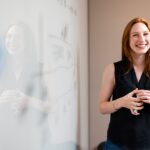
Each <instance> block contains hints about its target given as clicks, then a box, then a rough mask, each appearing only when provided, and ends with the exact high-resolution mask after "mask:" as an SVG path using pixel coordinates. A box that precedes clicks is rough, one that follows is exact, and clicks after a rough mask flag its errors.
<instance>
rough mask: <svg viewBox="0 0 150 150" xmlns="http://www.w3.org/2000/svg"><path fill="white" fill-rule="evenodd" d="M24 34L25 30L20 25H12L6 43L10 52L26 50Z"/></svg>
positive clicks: (16, 52) (17, 52)
mask: <svg viewBox="0 0 150 150" xmlns="http://www.w3.org/2000/svg"><path fill="white" fill-rule="evenodd" d="M24 40H25V39H24V34H23V30H22V29H21V27H19V26H15V25H14V26H12V27H10V28H9V30H8V32H7V34H6V39H5V45H6V49H7V51H8V53H9V54H12V55H15V54H19V53H21V52H22V51H23V50H24Z"/></svg>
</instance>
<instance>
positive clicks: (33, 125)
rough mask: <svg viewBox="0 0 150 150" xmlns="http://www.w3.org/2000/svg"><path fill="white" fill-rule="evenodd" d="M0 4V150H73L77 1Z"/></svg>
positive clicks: (15, 0) (28, 0)
mask: <svg viewBox="0 0 150 150" xmlns="http://www.w3.org/2000/svg"><path fill="white" fill-rule="evenodd" d="M0 2H1V5H0V9H1V13H0V18H1V26H0V39H1V41H0V44H1V45H0V53H1V57H0V58H1V60H0V63H1V65H0V67H1V68H0V108H1V109H0V122H1V126H0V149H2V150H12V149H13V150H49V149H52V150H55V149H56V150H67V149H69V150H74V149H76V147H77V133H78V97H79V95H78V90H79V89H78V87H79V85H78V76H77V75H78V68H77V65H78V61H77V60H78V58H77V49H79V47H80V45H79V43H80V42H79V16H78V15H79V13H78V11H79V10H78V9H79V1H78V0H44V1H42V0H13V1H9V0H0ZM12 26H13V28H11V27H12ZM14 26H15V27H14ZM20 30H21V31H20ZM20 32H21V35H20ZM18 43H19V44H18Z"/></svg>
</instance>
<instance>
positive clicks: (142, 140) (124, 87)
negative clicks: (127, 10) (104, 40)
mask: <svg viewBox="0 0 150 150" xmlns="http://www.w3.org/2000/svg"><path fill="white" fill-rule="evenodd" d="M149 49H150V25H149V23H148V21H146V20H145V19H144V18H134V19H133V20H131V21H130V22H129V23H128V24H127V26H126V27H125V29H124V32H123V36H122V60H121V61H118V62H115V63H114V64H110V65H108V66H107V67H106V68H105V70H104V73H103V78H102V85H101V90H100V105H99V108H100V112H101V113H102V114H111V116H110V123H109V128H108V132H107V142H106V146H105V150H149V149H150V130H149V129H150V51H149ZM111 97H112V100H110V99H111Z"/></svg>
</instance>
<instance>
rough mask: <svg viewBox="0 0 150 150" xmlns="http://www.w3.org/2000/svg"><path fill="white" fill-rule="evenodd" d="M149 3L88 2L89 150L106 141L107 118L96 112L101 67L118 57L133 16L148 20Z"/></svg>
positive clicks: (108, 0)
mask: <svg viewBox="0 0 150 150" xmlns="http://www.w3.org/2000/svg"><path fill="white" fill-rule="evenodd" d="M149 5H150V1H149V0H143V1H141V0H132V1H130V0H126V1H120V0H113V1H110V0H89V41H90V44H89V45H90V48H89V49H90V52H89V58H90V66H89V67H90V103H89V105H90V116H89V117H90V150H93V149H94V147H95V146H96V145H98V143H100V142H101V141H103V140H106V131H107V127H108V122H109V115H101V114H99V111H98V97H99V89H100V86H101V77H102V72H103V69H104V67H105V66H106V65H107V64H109V63H113V62H114V61H117V60H119V59H120V58H121V36H122V32H123V29H124V27H125V25H126V24H127V23H128V21H129V20H130V19H132V18H134V17H137V16H142V17H145V18H147V19H148V20H150V10H149Z"/></svg>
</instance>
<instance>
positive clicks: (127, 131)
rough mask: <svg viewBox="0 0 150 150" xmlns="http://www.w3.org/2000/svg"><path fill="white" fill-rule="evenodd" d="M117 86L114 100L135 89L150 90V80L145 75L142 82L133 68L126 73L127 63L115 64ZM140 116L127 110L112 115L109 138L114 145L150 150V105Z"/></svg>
mask: <svg viewBox="0 0 150 150" xmlns="http://www.w3.org/2000/svg"><path fill="white" fill-rule="evenodd" d="M114 66H115V80H116V85H115V88H114V91H113V100H115V99H117V98H120V97H122V96H124V95H126V94H127V93H129V92H131V91H132V90H134V89H135V88H139V89H145V90H150V79H149V78H148V77H147V76H146V75H145V74H144V73H143V74H142V76H141V78H140V81H139V82H138V81H137V78H136V74H135V71H134V69H133V68H132V69H131V70H130V71H128V72H127V73H124V68H125V67H126V63H125V62H124V61H119V62H116V63H114ZM139 112H140V115H138V116H135V115H132V114H131V112H130V110H129V109H127V108H121V109H119V110H118V111H117V112H115V113H112V114H111V117H110V123H109V128H108V134H107V138H108V139H109V140H111V141H112V142H113V143H115V144H117V145H120V146H123V147H124V146H126V147H127V148H126V149H127V150H147V149H148V150H150V105H149V104H144V109H142V110H141V111H139Z"/></svg>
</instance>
